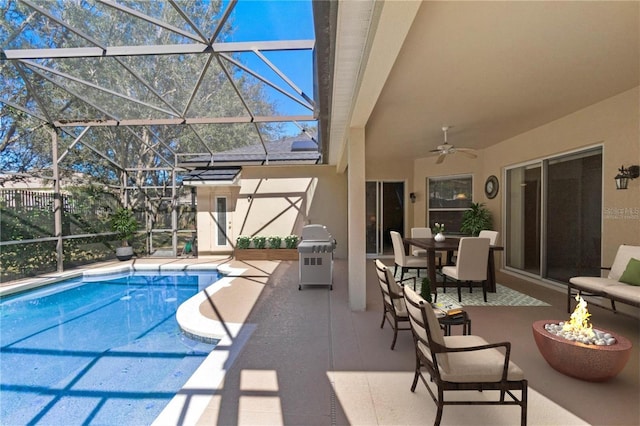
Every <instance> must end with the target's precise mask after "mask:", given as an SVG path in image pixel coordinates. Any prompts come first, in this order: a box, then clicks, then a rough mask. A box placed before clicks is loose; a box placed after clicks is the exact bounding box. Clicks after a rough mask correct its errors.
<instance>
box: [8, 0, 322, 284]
mask: <svg viewBox="0 0 640 426" xmlns="http://www.w3.org/2000/svg"><path fill="white" fill-rule="evenodd" d="M327 9H328V6H326V5H325V6H323V5H322V2H319V3H318V4H312V2H311V1H308V2H270V1H265V2H254V1H198V2H193V1H180V0H167V1H158V2H149V1H109V0H90V1H56V2H52V1H32V0H21V1H14V0H9V1H7V2H5V3H4V6H3V9H2V17H1V21H0V39H1V40H2V42H0V48H1V51H0V55H1V62H0V69H1V74H2V81H3V84H2V88H1V89H0V92H1V95H0V104H1V105H2V113H1V120H2V126H1V130H0V137H1V141H2V144H1V145H0V167H1V172H2V174H1V176H0V184H1V185H2V188H0V193H1V194H2V195H3V197H2V198H1V199H0V203H2V238H1V239H2V241H1V243H0V244H1V245H2V254H1V261H2V271H3V277H2V279H3V280H4V279H10V278H16V277H21V276H25V275H30V274H35V273H38V272H44V271H50V270H56V269H57V270H62V269H64V268H66V267H70V266H76V265H79V264H83V263H87V262H94V261H97V260H102V259H104V258H108V257H110V256H113V250H112V247H113V246H116V245H118V244H119V243H118V241H116V237H115V234H114V233H113V232H112V229H111V227H110V221H109V218H110V215H111V214H112V213H113V212H114V211H116V210H117V209H119V208H128V209H131V210H133V212H134V214H135V216H136V218H137V220H138V224H139V227H138V233H137V234H136V236H135V241H134V243H133V245H134V247H135V249H136V251H137V252H138V253H146V254H153V253H160V252H163V253H165V254H166V253H168V254H169V255H174V256H175V255H177V254H178V252H179V250H180V247H182V246H183V245H184V244H185V242H186V241H188V240H190V239H191V238H192V237H193V232H194V229H195V209H196V206H195V196H194V194H195V190H194V188H193V187H192V186H188V185H183V182H184V181H185V179H186V181H189V179H191V178H193V176H194V175H195V176H197V175H198V174H201V173H203V171H206V170H216V169H226V168H228V167H236V168H238V167H239V168H241V167H242V166H243V165H251V164H253V165H255V164H258V165H269V164H321V163H323V162H324V157H325V156H326V150H327V144H326V140H327V137H326V133H327V131H326V128H327V126H326V123H325V122H323V120H321V119H320V118H321V116H323V113H322V111H323V108H324V109H325V110H326V108H327V106H326V100H323V99H322V98H320V97H319V96H318V93H321V92H324V93H326V92H327V90H323V87H324V89H326V87H327V85H328V84H330V82H329V80H328V79H327V78H318V75H319V70H323V69H326V66H327V65H326V64H327V62H328V59H327V58H326V57H325V55H318V44H317V42H316V39H315V34H316V32H317V31H318V28H324V27H325V26H326V19H327ZM321 72H322V71H321ZM324 115H325V116H326V114H324ZM34 256H35V257H36V258H37V261H30V262H25V260H24V259H25V258H27V257H28V258H33V257H34Z"/></svg>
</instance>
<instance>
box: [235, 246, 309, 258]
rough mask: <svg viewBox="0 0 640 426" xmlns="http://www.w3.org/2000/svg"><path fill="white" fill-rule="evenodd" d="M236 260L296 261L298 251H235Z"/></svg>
mask: <svg viewBox="0 0 640 426" xmlns="http://www.w3.org/2000/svg"><path fill="white" fill-rule="evenodd" d="M233 254H234V257H235V258H236V260H298V249H254V248H249V249H236V250H235V251H234V253H233Z"/></svg>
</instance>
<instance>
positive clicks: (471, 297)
mask: <svg viewBox="0 0 640 426" xmlns="http://www.w3.org/2000/svg"><path fill="white" fill-rule="evenodd" d="M398 275H400V274H399V273H398ZM413 275H414V274H408V273H405V274H404V276H405V277H409V276H413ZM406 283H410V284H408V285H413V282H412V281H407V282H406ZM421 283H422V280H421V279H420V277H419V278H418V279H417V282H416V291H417V292H418V293H420V287H421ZM442 291H443V289H442V288H438V305H439V306H441V307H447V306H450V307H452V308H455V307H456V305H461V306H550V305H549V304H548V303H546V302H543V301H541V300H538V299H536V298H534V297H531V296H528V295H526V294H524V293H520V292H519V291H516V290H512V289H510V288H509V287H505V286H503V285H500V284H498V283H496V292H495V293H489V292H487V301H486V302H485V301H484V299H483V297H482V288H479V287H474V288H473V293H469V288H468V287H466V286H463V287H462V302H460V303H459V302H458V290H457V289H456V288H447V292H446V293H443V292H442Z"/></svg>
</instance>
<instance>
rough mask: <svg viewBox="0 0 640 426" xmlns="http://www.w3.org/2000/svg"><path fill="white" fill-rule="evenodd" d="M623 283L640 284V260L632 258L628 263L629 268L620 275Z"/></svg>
mask: <svg viewBox="0 0 640 426" xmlns="http://www.w3.org/2000/svg"><path fill="white" fill-rule="evenodd" d="M620 282H621V283H626V284H631V285H639V286H640V260H638V259H635V258H633V257H632V258H631V259H629V263H627V268H626V269H625V270H624V272H623V273H622V276H621V277H620Z"/></svg>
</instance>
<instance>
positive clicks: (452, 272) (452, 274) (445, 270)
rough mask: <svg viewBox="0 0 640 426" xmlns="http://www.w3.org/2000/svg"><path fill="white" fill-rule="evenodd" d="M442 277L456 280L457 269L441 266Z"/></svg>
mask: <svg viewBox="0 0 640 426" xmlns="http://www.w3.org/2000/svg"><path fill="white" fill-rule="evenodd" d="M441 272H442V273H443V274H444V275H446V276H448V277H451V278H453V279H454V280H457V279H458V268H456V267H455V266H443V267H442V271H441Z"/></svg>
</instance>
